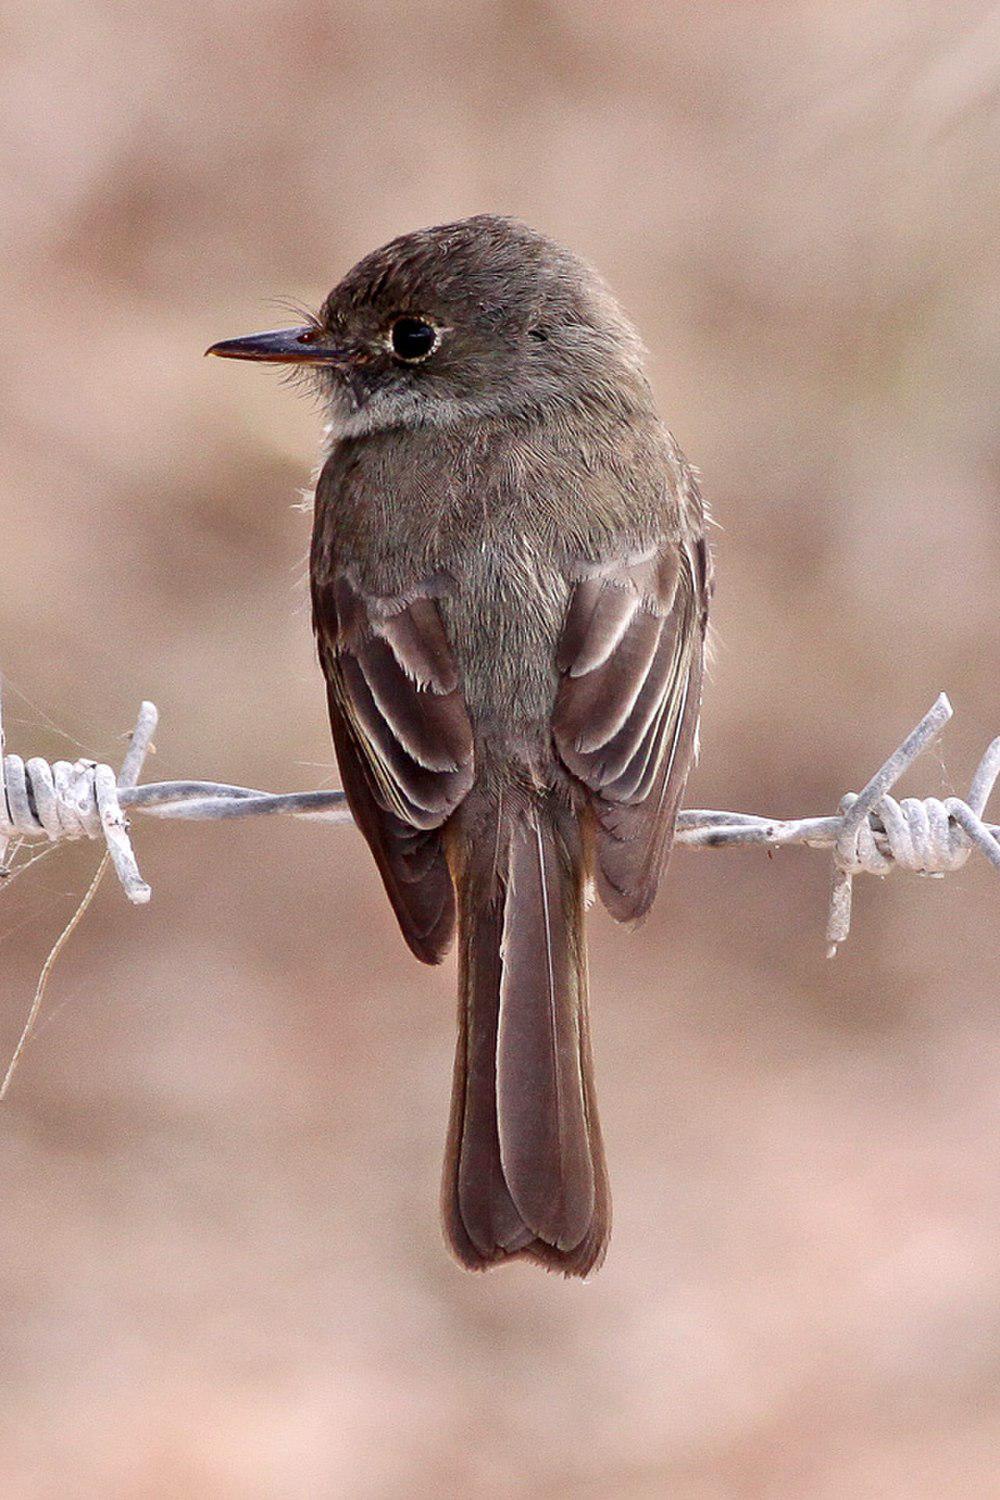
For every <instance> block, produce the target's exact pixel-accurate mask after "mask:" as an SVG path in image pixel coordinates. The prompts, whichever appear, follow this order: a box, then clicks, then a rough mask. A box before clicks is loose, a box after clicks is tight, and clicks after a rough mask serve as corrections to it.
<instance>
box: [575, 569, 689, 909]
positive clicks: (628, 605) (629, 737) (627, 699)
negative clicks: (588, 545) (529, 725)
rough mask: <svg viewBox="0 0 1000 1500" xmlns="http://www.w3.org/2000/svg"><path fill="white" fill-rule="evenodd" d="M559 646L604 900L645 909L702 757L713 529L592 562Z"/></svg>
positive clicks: (578, 774) (579, 584) (621, 906)
mask: <svg viewBox="0 0 1000 1500" xmlns="http://www.w3.org/2000/svg"><path fill="white" fill-rule="evenodd" d="M581 573H582V576H581V577H580V579H579V581H578V582H577V583H576V584H575V586H574V589H573V593H572V595H571V598H570V603H569V608H568V611H567V615H566V620H565V624H564V627H563V633H562V638H561V640H560V644H559V653H558V658H557V662H558V667H559V671H560V674H561V680H560V686H559V692H558V697H557V699H556V707H555V713H554V716H553V736H554V739H555V744H556V748H557V751H558V754H559V756H560V759H561V760H562V762H563V764H564V765H565V766H566V768H567V770H569V771H570V772H571V773H572V775H573V776H574V777H576V778H577V780H578V781H579V782H581V783H582V785H583V786H584V787H585V788H586V790H587V793H588V799H587V800H588V803H589V806H590V809H591V811H592V814H593V817H594V821H595V825H596V835H597V837H596V877H597V887H598V890H599V892H600V895H601V899H602V900H603V901H604V904H605V905H606V906H607V908H608V910H609V911H610V912H611V913H612V915H613V916H615V917H617V918H618V919H619V920H620V921H627V920H629V919H632V918H635V917H640V916H642V915H643V914H644V913H645V912H646V911H647V910H648V908H649V906H650V903H651V902H652V900H653V897H654V895H655V894H656V887H657V883H658V881H659V876H660V870H661V868H662V865H663V861H664V858H665V856H666V854H667V851H668V850H669V846H670V841H671V839H672V837H673V830H674V823H675V820H676V817H677V811H678V808H679V806H680V799H681V795H682V793H683V790H684V784H685V781H686V780H687V774H688V770H689V768H690V765H691V761H692V759H693V756H694V749H695V741H696V735H697V727H698V714H699V711H700V706H701V681H702V670H703V662H704V637H705V625H706V620H707V611H708V595H709V588H710V578H709V560H708V553H707V549H706V547H705V543H704V540H703V539H699V540H697V541H695V542H692V543H690V544H689V543H686V542H683V541H676V542H674V541H672V542H668V543H665V544H664V545H663V546H662V548H660V549H659V550H657V551H655V552H652V553H650V554H647V555H645V556H643V557H640V558H638V559H630V560H626V561H624V562H622V561H618V562H614V563H610V564H607V565H603V566H599V567H598V566H595V567H592V568H587V569H586V570H581Z"/></svg>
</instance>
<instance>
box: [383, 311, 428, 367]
mask: <svg viewBox="0 0 1000 1500" xmlns="http://www.w3.org/2000/svg"><path fill="white" fill-rule="evenodd" d="M389 341H390V343H391V344H392V352H393V354H395V355H396V356H397V357H398V358H399V359H405V360H406V361H407V362H408V363H409V364H417V363H419V361H420V360H422V359H426V358H427V356H428V354H433V353H434V350H435V349H436V348H437V342H438V331H437V329H436V328H435V327H434V326H433V324H431V323H425V322H424V320H423V318H397V319H396V321H395V323H393V325H392V328H391V329H390V330H389Z"/></svg>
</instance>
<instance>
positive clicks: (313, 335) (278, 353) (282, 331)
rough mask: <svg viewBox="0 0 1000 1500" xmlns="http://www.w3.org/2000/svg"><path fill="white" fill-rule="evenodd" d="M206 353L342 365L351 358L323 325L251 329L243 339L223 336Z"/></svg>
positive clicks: (284, 362)
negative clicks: (259, 330)
mask: <svg viewBox="0 0 1000 1500" xmlns="http://www.w3.org/2000/svg"><path fill="white" fill-rule="evenodd" d="M205 353H206V354H218V355H219V356H220V358H222V359H262V360H269V361H270V362H271V363H272V364H282V365H339V364H344V363H346V361H347V360H349V359H350V357H351V356H350V353H349V351H348V350H347V349H346V348H345V347H344V346H343V345H342V344H335V343H334V341H333V339H332V337H331V336H330V335H329V334H328V333H327V332H326V331H325V330H324V329H322V328H313V327H311V326H307V327H305V328H275V329H274V330H273V331H272V332H271V333H251V334H248V335H247V337H246V338H243V339H223V341H222V343H221V344H213V345H212V347H211V348H210V349H206V350H205Z"/></svg>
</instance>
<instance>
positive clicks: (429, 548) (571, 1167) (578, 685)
mask: <svg viewBox="0 0 1000 1500" xmlns="http://www.w3.org/2000/svg"><path fill="white" fill-rule="evenodd" d="M209 352H210V353H212V354H219V355H223V356H225V357H227V358H231V359H256V360H270V361H277V362H282V363H286V364H290V365H296V366H302V367H309V369H310V371H311V372H312V373H313V374H314V375H315V377H316V378H317V380H318V382H319V386H320V390H321V392H322V394H323V397H324V400H325V402H326V405H327V407H328V410H329V427H328V430H327V431H328V438H327V446H326V459H325V463H324V465H323V470H322V473H321V475H320V479H319V483H318V485H317V489H316V509H315V523H314V529H313V541H312V560H311V581H312V600H313V623H314V627H315V631H316V636H317V641H318V645H319V656H320V661H321V663H322V666H323V671H324V673H325V675H326V681H327V696H328V699H329V707H330V723H331V726H332V730H333V741H334V745H335V747H336V752H337V760H338V763H339V766H340V773H341V778H342V780H343V785H344V790H345V792H346V793H347V797H348V800H349V803H350V806H351V810H352V812H353V814H354V817H355V820H356V821H357V823H358V826H359V827H360V829H361V831H362V833H363V834H364V836H365V838H366V839H367V840H368V843H369V845H370V846H371V850H372V853H373V854H374V856H375V860H376V862H377V864H378V867H379V870H380V872H381V875H382V879H383V881H384V883H385V888H386V892H387V893H388V896H389V900H390V901H391V902H392V905H393V908H394V910H395V913H396V917H397V919H398V921H399V925H400V927H401V928H402V931H403V936H404V937H405V938H406V941H407V942H408V943H409V945H410V947H411V949H412V950H413V952H414V953H415V954H416V956H417V957H418V958H420V959H422V960H423V961H424V962H425V963H439V962H440V961H441V959H442V958H443V957H444V955H445V953H446V952H447V951H448V948H449V947H450V945H451V942H452V939H453V936H454V934H455V930H456V925H457V930H458V949H459V1009H458V1016H459V1040H458V1052H457V1057H456V1063H455V1079H454V1093H453V1100H452V1109H451V1123H450V1128H449V1144H448V1152H447V1159H446V1163H445V1179H444V1194H443V1204H444V1218H445V1226H446V1230H447V1234H448V1238H449V1240H450V1242H451V1245H452V1248H453V1250H454V1252H455V1254H456V1256H457V1257H458V1259H459V1260H460V1261H461V1262H462V1263H463V1264H464V1265H466V1266H471V1267H475V1268H482V1267H485V1266H489V1265H493V1264H495V1263H496V1262H498V1261H503V1260H509V1259H511V1258H513V1257H515V1256H524V1257H527V1258H528V1259H530V1260H535V1261H539V1262H541V1264H543V1265H544V1266H546V1267H548V1268H549V1269H552V1270H558V1271H562V1272H564V1273H565V1274H566V1275H578V1276H583V1275H586V1274H587V1272H588V1271H591V1270H593V1269H594V1268H595V1267H596V1266H598V1265H599V1264H600V1262H601V1260H602V1259H603V1257H604V1253H605V1250H606V1248H607V1243H608V1235H609V1231H610V1223H611V1206H610V1198H609V1193H608V1182H607V1173H606V1169H605V1163H604V1152H603V1148H602V1145H601V1131H600V1125H599V1123H598V1118H597V1104H596V1099H595V1094H594V1086H593V1076H592V1064H591V1052H590V1037H589V1030H588V1020H587V955H586V947H585V942H584V930H583V929H584V908H585V907H586V905H587V902H588V899H589V896H590V893H591V891H592V888H593V886H594V885H595V884H596V887H597V890H598V892H599V893H600V895H601V898H602V900H603V901H604V904H605V905H606V906H607V908H608V910H609V911H610V912H611V914H612V916H614V917H616V918H617V919H618V920H619V921H631V920H634V919H635V918H638V917H641V916H643V914H644V913H645V912H646V911H647V910H648V908H649V906H650V903H651V902H652V900H653V896H654V894H655V892H656V887H657V882H658V880H659V876H660V871H661V868H662V866H663V862H664V858H665V856H666V854H667V852H668V850H669V847H670V842H671V838H672V835H673V829H674V822H675V819H676V814H677V809H678V805H679V803H680V798H681V793H682V792H683V789H684V783H685V780H686V778H687V774H688V769H689V767H690V764H691V760H692V757H693V755H694V751H695V742H696V736H697V725H698V713H699V707H700V699H701V682H702V661H703V648H704V637H705V627H706V620H707V613H708V601H709V595H710V590H711V583H710V560H709V555H708V548H707V545H706V541H705V513H704V509H703V506H702V501H701V497H700V495H699V492H698V485H697V483H696V479H695V476H694V473H693V472H692V470H691V469H690V467H689V466H688V464H687V463H686V462H685V460H684V457H683V455H682V454H681V452H680V450H679V449H678V447H677V445H676V443H675V442H674V440H673V438H672V437H671V436H670V434H669V433H668V432H667V431H666V429H665V428H664V427H663V425H662V424H661V422H660V420H659V418H658V417H657V415H656V411H655V409H654V405H653V398H652V393H651V391H650V387H649V384H648V382H647V379H646V376H645V373H644V370H643V358H642V349H641V346H640V344H639V340H638V338H637V336H636V334H635V332H634V330H633V329H632V328H631V326H630V325H629V323H628V322H627V321H626V319H625V317H624V316H623V314H622V312H621V311H620V310H619V308H618V306H617V304H616V303H615V301H614V299H613V298H612V296H611V294H610V293H609V292H608V290H607V288H606V287H605V286H604V284H603V282H602V281H601V280H600V279H599V277H598V276H597V275H596V274H595V272H593V271H592V270H591V269H590V268H589V267H588V266H586V265H584V264H583V263H582V262H581V261H580V260H578V259H577V258H576V257H575V256H574V255H572V254H570V253H569V252H568V251H567V250H564V249H562V248H561V247H560V246H559V245H556V244H554V243H553V242H552V241H551V240H548V239H546V238H545V237H544V236H542V235H540V234H537V233H535V232H534V231H532V230H530V229H528V228H526V227H525V226H524V225H523V224H519V223H517V222H515V221H513V220H510V219H507V218H501V217H497V216H494V215H488V214H484V215H480V216H478V217H476V218H472V219H466V220H464V221H462V222H460V223H456V224H444V225H440V226H438V227H436V228H433V229H425V230H420V231H418V232H416V233H413V234H407V235H403V236H401V237H400V238H399V239H395V240H393V241H392V242H391V243H390V244H388V245H386V246H384V247H383V248H382V249H380V250H376V251H374V252H373V253H372V254H371V255H368V256H366V257H365V259H364V260H362V261H361V262H359V264H358V265H356V266H355V267H354V269H353V270H352V271H350V272H349V273H348V275H347V276H346V277H345V278H344V280H343V281H342V282H341V283H340V284H339V286H337V287H335V288H334V290H333V291H332V292H331V293H330V295H329V297H328V298H327V300H326V302H325V303H324V304H323V307H322V308H321V310H320V312H319V314H318V316H317V317H316V318H315V319H314V320H313V321H311V322H309V323H308V324H307V325H306V326H305V327H302V328H291V329H283V330H279V331H277V332H274V333H262V334H255V335H253V336H251V337H248V338H239V339H232V340H229V341H227V342H224V343H220V344H215V345H213V347H212V349H211V350H210V351H209Z"/></svg>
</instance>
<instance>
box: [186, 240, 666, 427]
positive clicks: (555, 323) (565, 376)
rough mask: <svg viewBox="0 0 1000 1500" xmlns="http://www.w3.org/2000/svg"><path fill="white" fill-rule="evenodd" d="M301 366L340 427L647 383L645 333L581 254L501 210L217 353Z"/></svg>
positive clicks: (413, 249)
mask: <svg viewBox="0 0 1000 1500" xmlns="http://www.w3.org/2000/svg"><path fill="white" fill-rule="evenodd" d="M207 352H208V353H209V354H216V355H220V356H221V357H223V358H226V359H253V360H262V361H267V362H269V363H276V364H283V365H288V366H292V367H297V368H299V369H301V370H303V371H307V372H309V373H310V374H311V375H313V376H314V377H315V378H316V379H317V381H318V383H319V387H320V390H321V392H322V394H323V396H324V398H325V399H326V401H327V402H328V404H329V408H330V418H331V424H332V430H333V433H334V436H346V435H356V434H360V433H364V432H371V431H376V430H378V429H380V428H390V427H407V426H422V425H446V424H451V423H454V422H456V421H460V420H462V419H463V418H473V419H475V418H483V417H488V416H490V415H494V414H503V413H513V412H517V411H521V412H523V411H525V410H529V409H531V408H538V407H544V406H545V405H546V404H548V403H550V402H558V401H560V400H570V401H580V400H585V399H586V396H587V393H588V392H590V393H592V394H593V395H594V396H595V398H597V399H613V395H614V392H615V391H616V390H619V391H620V388H621V382H622V377H623V376H624V377H625V379H626V383H627V382H628V377H629V376H632V377H633V378H635V379H638V380H639V381H642V379H643V377H642V375H641V349H640V346H639V344H638V340H637V338H636V336H635V334H634V332H633V330H632V329H631V327H630V325H629V324H628V323H627V322H626V320H625V318H624V317H623V315H622V314H621V312H620V311H619V309H618V307H617V304H616V303H615V302H614V299H613V298H612V297H611V295H610V293H609V292H608V291H607V289H606V288H605V287H604V284H603V282H602V281H601V280H600V278H599V277H598V276H597V275H596V274H595V273H594V272H593V271H592V270H591V269H590V268H589V267H588V266H586V265H585V264H584V263H583V262H582V261H580V260H578V259H577V258H576V256H574V255H572V254H571V253H570V252H569V251H567V250H564V249H562V247H560V246H558V245H556V244H554V243H553V242H552V241H551V240H549V239H546V238H545V237H544V236H543V235H540V234H537V233H536V232H535V231H534V230H531V229H529V228H527V227H526V226H525V225H523V224H520V223H518V222H517V221H515V220H512V219H507V218H502V217H499V216H497V215H492V214H482V215H479V216H477V217H475V218H471V219H463V220H461V221H460V222H458V223H455V224H442V225H438V226H437V227H435V228H433V229H423V230H418V231H416V232H415V233H412V234H406V235H402V236H400V237H399V238H398V239H395V240H392V241H391V242H390V243H389V244H388V245H384V246H383V247H382V248H381V249H379V250H375V251H373V252H372V253H371V254H370V255H366V256H365V258H364V259H363V260H361V261H359V262H358V264H357V265H356V266H355V267H354V268H353V270H351V271H349V272H348V274H347V275H346V276H345V277H344V279H343V281H341V282H340V283H339V284H338V285H337V286H336V287H334V289H333V291H332V292H331V293H330V295H329V296H328V297H327V299H326V301H325V302H324V303H323V306H322V307H321V308H320V310H319V312H318V314H317V315H316V317H315V318H313V319H311V320H310V321H309V322H308V323H306V324H305V325H303V326H301V327H298V328H282V329H277V330H275V331H273V332H270V333H258V334H252V335H250V336H249V337H246V338H237V339H226V340H224V341H223V342H222V343H218V344H213V345H212V347H211V348H210V349H209V350H208V351H207Z"/></svg>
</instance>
